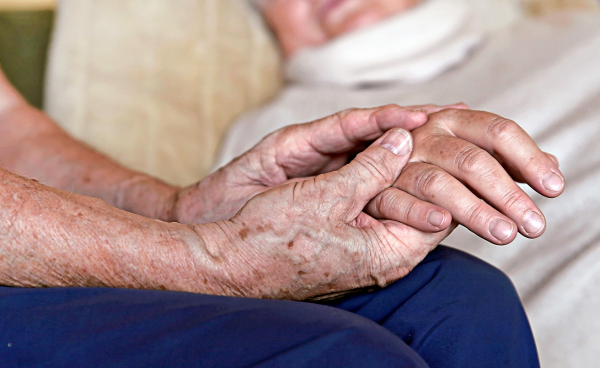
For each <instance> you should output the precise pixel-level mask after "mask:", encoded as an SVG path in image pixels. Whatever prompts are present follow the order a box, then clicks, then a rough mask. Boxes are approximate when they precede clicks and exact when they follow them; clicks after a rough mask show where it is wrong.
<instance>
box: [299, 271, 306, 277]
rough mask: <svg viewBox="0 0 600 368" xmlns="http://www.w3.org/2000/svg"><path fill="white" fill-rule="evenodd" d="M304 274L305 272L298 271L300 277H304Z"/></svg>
mask: <svg viewBox="0 0 600 368" xmlns="http://www.w3.org/2000/svg"><path fill="white" fill-rule="evenodd" d="M305 274H306V272H305V271H302V270H300V271H298V275H300V276H302V275H305Z"/></svg>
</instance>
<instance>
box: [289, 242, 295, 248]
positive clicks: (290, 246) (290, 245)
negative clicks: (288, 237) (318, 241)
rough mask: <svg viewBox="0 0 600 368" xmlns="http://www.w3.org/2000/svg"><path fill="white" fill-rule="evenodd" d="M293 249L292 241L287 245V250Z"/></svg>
mask: <svg viewBox="0 0 600 368" xmlns="http://www.w3.org/2000/svg"><path fill="white" fill-rule="evenodd" d="M293 247H294V241H293V240H292V241H291V242H289V243H288V249H292V248H293Z"/></svg>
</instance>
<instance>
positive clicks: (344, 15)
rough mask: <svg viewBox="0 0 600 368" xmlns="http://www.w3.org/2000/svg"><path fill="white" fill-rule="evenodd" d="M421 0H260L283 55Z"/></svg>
mask: <svg viewBox="0 0 600 368" xmlns="http://www.w3.org/2000/svg"><path fill="white" fill-rule="evenodd" d="M420 2H421V0H261V1H259V4H260V5H259V6H260V8H261V10H262V13H263V15H264V16H265V19H266V20H267V22H268V23H269V25H270V26H271V28H272V29H273V32H274V33H275V36H276V37H277V39H278V40H279V44H280V46H281V49H282V50H283V53H284V55H285V56H291V55H293V54H294V53H296V52H297V51H298V50H301V49H302V48H305V47H311V46H319V45H322V44H324V43H326V42H327V41H329V40H331V39H333V38H335V37H338V36H341V35H343V34H345V33H348V32H351V31H354V30H356V29H359V28H361V27H365V26H368V25H370V24H374V23H377V22H379V21H380V20H383V19H385V18H387V17H389V16H391V15H394V14H396V13H399V12H402V11H404V10H406V9H409V8H411V7H413V6H414V5H416V4H418V3H420Z"/></svg>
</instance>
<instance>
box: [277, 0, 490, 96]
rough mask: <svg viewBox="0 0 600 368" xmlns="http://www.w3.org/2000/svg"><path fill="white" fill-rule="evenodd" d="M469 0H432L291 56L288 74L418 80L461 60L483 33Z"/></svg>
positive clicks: (315, 78)
mask: <svg viewBox="0 0 600 368" xmlns="http://www.w3.org/2000/svg"><path fill="white" fill-rule="evenodd" d="M471 15H472V13H471V7H470V6H469V3H468V2H467V0H428V1H426V2H425V3H423V5H421V6H416V7H414V8H413V9H411V10H408V11H406V12H402V13H400V14H399V15H396V16H393V17H391V18H389V19H386V20H384V21H382V22H379V23H378V24H375V25H373V26H371V27H368V28H366V29H363V30H360V31H359V32H352V33H349V34H347V35H344V36H342V37H339V38H337V39H335V40H334V41H332V42H329V43H327V44H326V45H324V46H320V47H314V48H306V49H303V50H301V51H299V52H298V53H296V54H295V55H294V56H292V57H291V59H290V60H289V61H288V63H287V65H286V68H285V71H286V76H287V77H288V79H290V80H293V81H298V82H302V83H330V84H336V85H342V86H352V85H358V84H372V83H380V82H390V81H403V82H409V83H417V82H421V81H423V80H427V79H430V78H432V77H434V76H435V75H437V74H439V73H440V72H442V71H443V70H445V69H447V68H449V67H450V66H452V65H454V64H456V63H458V62H459V61H460V60H462V58H464V57H465V56H466V54H467V52H468V51H469V49H470V48H472V47H473V46H475V45H476V44H477V43H478V42H479V41H480V40H481V38H482V37H483V30H482V27H481V26H480V25H479V24H478V23H476V22H472V21H471V19H472V18H473V17H472V16H471Z"/></svg>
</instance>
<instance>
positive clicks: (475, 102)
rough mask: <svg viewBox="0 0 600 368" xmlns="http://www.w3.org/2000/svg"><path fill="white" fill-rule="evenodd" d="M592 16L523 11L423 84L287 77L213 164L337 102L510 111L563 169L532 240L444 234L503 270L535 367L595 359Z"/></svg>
mask: <svg viewBox="0 0 600 368" xmlns="http://www.w3.org/2000/svg"><path fill="white" fill-rule="evenodd" d="M599 59H600V17H598V16H593V15H585V14H563V15H560V16H554V17H551V18H545V19H543V20H523V21H519V22H518V23H516V24H513V25H512V26H510V27H508V28H506V29H503V30H501V31H499V32H496V33H494V34H492V35H491V36H490V37H489V38H488V39H487V40H486V42H485V43H484V44H483V45H482V46H481V47H480V48H479V49H478V50H477V51H476V52H475V54H474V55H472V56H471V58H470V59H467V60H466V61H464V62H463V63H462V65H461V66H459V67H457V68H455V69H453V70H451V71H449V72H446V73H445V74H443V75H441V76H439V77H437V78H436V79H434V80H432V81H429V82H427V83H422V84H416V85H407V84H394V85H386V86H381V87H380V88H373V87H371V88H368V89H349V88H343V87H335V86H315V85H313V86H311V85H290V86H288V87H287V88H286V89H285V91H284V92H283V93H282V94H281V95H280V96H279V98H278V99H277V100H275V101H274V102H273V103H271V104H270V105H268V106H266V107H265V108H263V109H260V110H257V111H254V112H251V113H249V114H247V115H246V116H244V117H242V118H241V119H240V120H239V121H238V122H237V123H236V124H235V126H234V127H233V129H232V130H231V131H230V133H229V135H228V137H227V138H226V141H225V144H224V147H223V149H222V151H221V155H220V159H219V161H218V164H217V166H220V165H223V164H225V163H227V162H228V161H230V160H231V159H232V158H234V157H235V156H237V155H239V154H241V153H242V152H244V151H245V150H246V149H248V148H250V147H251V146H253V145H254V144H255V143H256V142H258V141H259V140H260V139H261V138H262V137H264V136H265V135H266V134H267V133H269V132H271V131H273V130H276V129H278V128H280V127H282V126H285V125H287V124H293V123H300V122H306V121H310V120H313V119H316V118H320V117H323V116H326V115H328V114H331V113H334V112H336V111H338V110H342V109H345V108H349V107H372V106H378V105H382V104H387V103H398V104H401V105H413V104H422V103H437V104H448V103H454V102H459V101H464V102H466V103H468V104H469V105H470V106H471V107H472V108H475V109H481V110H488V111H492V112H495V113H498V114H501V115H503V116H505V117H508V118H511V119H514V120H515V121H517V122H518V123H519V124H521V125H522V126H523V127H524V128H525V129H526V130H527V131H528V132H529V133H530V134H531V135H532V136H533V137H534V139H535V140H536V141H537V142H538V144H539V145H540V146H541V147H542V149H544V150H546V151H548V152H552V153H553V154H555V155H556V156H557V157H558V158H559V160H560V162H561V169H562V170H563V173H564V174H565V177H566V179H567V189H566V191H565V193H564V194H563V195H562V196H561V197H560V198H558V199H554V200H549V199H546V198H543V197H541V196H539V195H537V194H535V193H533V192H532V191H531V190H528V193H531V195H532V197H533V198H534V200H535V201H536V203H537V204H538V205H539V206H540V208H541V209H542V211H543V212H544V213H545V214H546V217H547V219H548V230H547V231H546V234H544V235H543V236H542V237H541V238H540V239H536V240H528V239H525V238H523V237H519V238H517V240H516V241H515V242H514V243H513V244H511V245H509V246H507V247H503V248H500V247H496V246H494V245H492V244H489V243H487V242H485V241H483V240H481V239H479V238H478V237H476V236H474V235H472V234H471V233H470V232H468V231H466V230H465V229H463V228H459V229H458V230H457V231H456V232H455V233H454V234H453V235H452V236H451V237H450V238H448V239H447V240H446V241H445V242H444V243H445V244H448V245H452V246H455V247H458V248H460V249H464V250H467V251H469V252H471V253H473V254H475V255H477V256H479V257H481V258H483V259H485V260H487V261H488V262H490V263H492V264H494V265H496V266H498V267H499V268H501V269H502V270H504V271H505V272H507V273H508V274H509V275H510V276H511V278H512V279H513V281H514V283H515V285H516V287H517V289H518V290H519V292H520V295H521V296H522V298H523V301H524V304H525V307H526V309H527V312H528V314H529V317H530V320H531V323H532V327H533V329H534V333H535V336H536V339H537V342H538V346H539V351H540V356H541V360H542V366H544V367H547V368H553V367H556V368H559V367H560V368H565V367H578V368H580V367H596V366H598V356H599V355H600V352H598V349H600V348H598V346H600V313H598V310H600V291H599V290H597V289H598V288H599V287H600V193H599V191H600V144H599V141H600V61H599Z"/></svg>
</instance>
